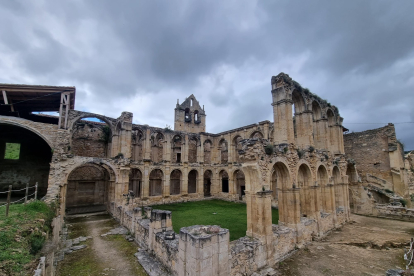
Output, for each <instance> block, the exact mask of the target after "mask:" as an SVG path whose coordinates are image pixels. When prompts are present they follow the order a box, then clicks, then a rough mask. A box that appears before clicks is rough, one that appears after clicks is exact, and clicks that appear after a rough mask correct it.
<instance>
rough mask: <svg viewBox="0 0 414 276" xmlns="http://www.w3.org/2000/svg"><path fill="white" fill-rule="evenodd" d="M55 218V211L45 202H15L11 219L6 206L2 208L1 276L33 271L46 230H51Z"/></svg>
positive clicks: (0, 210)
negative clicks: (43, 233)
mask: <svg viewBox="0 0 414 276" xmlns="http://www.w3.org/2000/svg"><path fill="white" fill-rule="evenodd" d="M53 217H54V212H53V210H52V209H51V208H50V207H49V206H48V205H47V204H46V203H44V202H42V201H34V202H31V203H29V204H27V205H23V204H14V205H11V206H10V210H9V216H8V217H7V218H6V207H1V208H0V275H3V274H4V275H28V274H30V273H32V271H31V270H32V269H34V266H35V265H36V263H35V262H34V261H35V260H36V259H37V257H38V256H37V255H36V254H37V253H38V252H39V251H40V250H41V248H42V247H43V244H44V242H45V237H43V236H42V232H48V231H49V230H50V224H51V221H52V219H53ZM38 219H44V220H45V222H44V223H42V222H40V221H37V220H38ZM36 228H37V229H38V230H36Z"/></svg>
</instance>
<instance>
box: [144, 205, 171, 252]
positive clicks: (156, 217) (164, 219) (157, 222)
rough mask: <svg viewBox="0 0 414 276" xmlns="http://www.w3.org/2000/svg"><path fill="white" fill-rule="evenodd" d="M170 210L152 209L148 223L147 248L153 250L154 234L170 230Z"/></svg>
mask: <svg viewBox="0 0 414 276" xmlns="http://www.w3.org/2000/svg"><path fill="white" fill-rule="evenodd" d="M171 218H172V216H171V211H164V210H152V211H151V219H150V225H149V237H148V240H149V244H148V247H149V250H150V251H153V250H154V244H155V242H156V241H155V236H156V235H157V233H159V232H165V231H172V219H171Z"/></svg>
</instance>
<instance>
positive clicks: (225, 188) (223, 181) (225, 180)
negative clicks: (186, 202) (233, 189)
mask: <svg viewBox="0 0 414 276" xmlns="http://www.w3.org/2000/svg"><path fill="white" fill-rule="evenodd" d="M219 180H220V188H221V189H220V192H222V193H228V192H229V174H228V173H227V171H226V170H224V169H222V170H220V172H219Z"/></svg>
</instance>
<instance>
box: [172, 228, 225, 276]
mask: <svg viewBox="0 0 414 276" xmlns="http://www.w3.org/2000/svg"><path fill="white" fill-rule="evenodd" d="M229 241H230V233H229V230H228V229H223V228H220V226H217V225H213V226H200V225H195V226H190V227H183V228H181V230H180V241H179V253H178V255H179V257H178V267H177V268H178V269H177V272H178V275H179V276H184V275H185V276H190V275H191V276H198V275H203V276H210V275H211V276H212V275H223V276H228V275H229V274H230V263H229Z"/></svg>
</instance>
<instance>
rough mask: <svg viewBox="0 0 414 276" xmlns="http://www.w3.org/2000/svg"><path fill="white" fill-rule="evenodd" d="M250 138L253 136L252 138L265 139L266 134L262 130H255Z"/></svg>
mask: <svg viewBox="0 0 414 276" xmlns="http://www.w3.org/2000/svg"><path fill="white" fill-rule="evenodd" d="M250 138H252V139H263V138H264V135H263V133H262V132H261V131H259V130H256V131H253V132H252V134H250Z"/></svg>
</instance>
